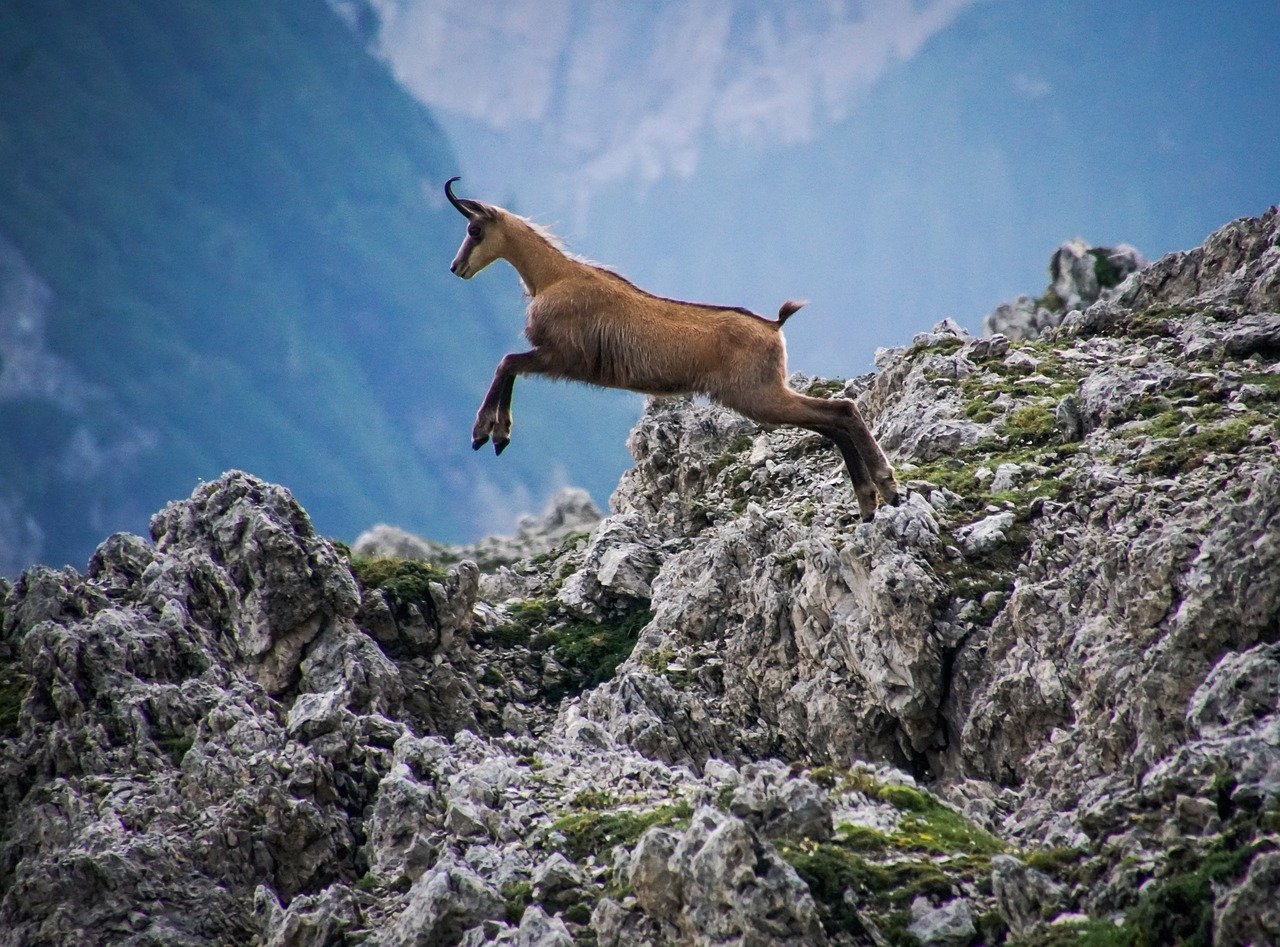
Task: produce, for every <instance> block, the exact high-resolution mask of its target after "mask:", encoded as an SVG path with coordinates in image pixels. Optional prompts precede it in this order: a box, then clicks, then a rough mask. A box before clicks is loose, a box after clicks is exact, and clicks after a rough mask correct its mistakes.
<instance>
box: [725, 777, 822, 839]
mask: <svg viewBox="0 0 1280 947" xmlns="http://www.w3.org/2000/svg"><path fill="white" fill-rule="evenodd" d="M742 779H743V782H742V783H741V784H740V785H739V786H738V788H737V789H735V790H734V791H733V794H732V796H731V797H730V799H729V811H730V812H732V813H733V814H734V815H736V816H738V817H739V818H741V819H745V820H746V821H747V822H748V823H750V824H751V825H752V826H753V827H754V828H755V829H756V830H757V831H759V832H760V833H761V834H762V835H764V836H765V837H766V838H793V839H794V838H808V839H814V840H816V841H826V840H827V839H829V838H831V830H832V826H831V803H830V801H829V800H828V798H827V794H826V793H825V792H823V791H822V790H821V789H819V788H818V787H817V786H816V785H814V784H813V783H812V782H810V781H809V780H807V779H804V778H796V777H791V776H790V775H789V773H788V771H787V767H785V766H784V765H783V764H781V763H779V762H777V761H776V760H775V761H764V762H760V763H750V764H748V765H747V766H746V767H744V768H743V771H742Z"/></svg>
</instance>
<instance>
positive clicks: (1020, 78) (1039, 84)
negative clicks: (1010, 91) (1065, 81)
mask: <svg viewBox="0 0 1280 947" xmlns="http://www.w3.org/2000/svg"><path fill="white" fill-rule="evenodd" d="M1013 87H1014V89H1015V90H1017V92H1018V94H1019V95H1021V96H1023V97H1024V98H1028V99H1030V100H1031V101H1033V102H1034V101H1036V100H1037V99H1043V98H1044V97H1045V96H1046V95H1048V94H1049V93H1051V92H1052V91H1053V86H1052V85H1050V84H1049V81H1048V80H1047V79H1043V78H1041V77H1040V76H1029V75H1027V74H1026V73H1025V72H1020V73H1018V74H1017V75H1015V76H1014V77H1013Z"/></svg>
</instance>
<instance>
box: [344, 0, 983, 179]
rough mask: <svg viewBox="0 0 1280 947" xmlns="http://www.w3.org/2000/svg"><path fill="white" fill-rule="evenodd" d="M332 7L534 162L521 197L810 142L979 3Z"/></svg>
mask: <svg viewBox="0 0 1280 947" xmlns="http://www.w3.org/2000/svg"><path fill="white" fill-rule="evenodd" d="M334 2H335V5H336V6H337V7H338V8H339V9H340V10H342V11H343V12H344V15H345V17H346V18H347V19H348V21H349V22H350V23H352V24H353V26H356V28H357V29H359V30H361V31H362V32H363V33H364V34H365V35H367V36H368V37H369V38H370V40H371V42H372V45H373V47H374V48H375V49H376V50H377V52H378V53H379V54H380V55H382V56H383V57H385V58H386V60H387V61H388V62H389V63H390V64H391V66H392V69H393V71H394V72H395V75H396V76H397V78H399V80H400V81H401V82H402V83H403V84H404V85H405V86H406V87H407V88H409V89H410V90H411V91H412V92H413V93H414V95H416V96H417V97H418V98H419V99H421V100H422V101H423V102H425V103H427V104H428V105H429V106H431V107H432V108H434V109H439V110H441V111H442V112H445V113H447V114H450V115H453V116H459V117H462V118H465V119H469V120H471V121H473V122H475V123H476V124H477V125H478V126H480V127H482V128H487V129H490V130H492V131H493V132H495V133H497V134H498V135H501V136H502V137H503V139H504V140H507V141H512V142H519V143H521V144H522V145H523V147H522V151H525V152H528V153H530V154H532V155H534V156H535V159H534V162H533V165H534V167H529V166H528V165H526V166H525V167H523V168H511V169H510V170H509V172H508V175H509V176H508V178H507V180H508V181H509V182H514V183H515V184H516V186H517V188H518V192H519V193H524V192H525V191H526V190H529V189H530V188H529V187H527V186H526V181H525V180H524V178H525V177H526V176H527V177H530V178H533V177H537V176H540V177H545V176H547V175H550V176H551V178H552V181H551V183H552V184H554V185H555V186H556V187H568V188H571V189H574V190H575V191H576V192H577V193H578V194H579V195H580V196H583V197H585V196H586V195H587V194H590V193H594V192H596V191H598V190H599V189H600V188H601V187H602V186H605V185H608V184H614V183H617V182H620V181H634V180H637V179H639V180H643V181H655V180H658V179H660V178H662V177H664V176H667V175H670V174H675V175H677V176H681V177H687V176H688V175H689V174H691V173H692V172H693V170H694V169H695V167H696V165H697V162H698V159H699V154H700V153H701V152H702V151H703V150H705V148H706V147H707V146H708V144H709V143H712V142H720V143H728V144H741V143H751V144H756V143H760V142H763V141H770V142H773V143H775V144H779V143H780V144H795V143H798V142H806V141H809V140H811V139H812V138H813V137H814V136H815V135H816V134H817V132H818V131H819V130H820V129H821V128H823V127H826V126H827V125H829V124H831V123H832V122H833V121H838V120H839V119H841V118H843V117H845V116H846V115H847V114H848V113H849V111H850V109H851V108H852V107H853V105H854V104H855V103H856V102H857V100H858V99H859V97H860V96H861V94H862V93H864V92H865V91H866V90H867V89H868V88H869V87H870V85H871V84H872V83H874V82H875V81H876V80H877V79H879V78H880V77H881V76H882V75H883V74H884V73H885V72H886V71H887V70H888V69H889V68H890V67H892V66H893V65H894V64H896V63H899V62H902V61H904V60H906V59H910V58H911V57H912V56H913V55H914V54H915V53H916V52H917V51H918V50H919V48H920V46H921V45H922V44H923V43H924V42H925V41H926V40H928V39H929V38H930V37H932V36H934V35H935V34H936V33H938V32H939V31H940V30H942V29H944V28H945V27H947V26H948V25H949V24H950V23H951V22H952V21H953V20H954V19H955V17H956V16H957V14H958V13H959V12H960V11H962V10H963V9H965V8H966V7H970V6H973V5H974V4H975V3H977V2H979V0H922V2H904V0H864V2H855V3H848V2H836V3H793V4H784V5H778V4H774V3H769V2H766V0H735V2H732V3H724V2H721V0H660V2H658V3H646V4H636V5H631V6H626V7H623V8H621V9H619V8H618V7H616V6H603V5H597V4H586V3H582V2H580V0H334ZM494 157H496V156H494ZM486 170H487V169H486ZM530 172H533V173H532V174H531V173H530ZM539 183H542V184H543V186H545V184H546V183H547V182H545V181H543V182H537V181H530V182H528V184H532V185H533V187H532V190H533V191H534V192H535V193H537V192H539V191H540V190H541V188H540V187H538V184H539Z"/></svg>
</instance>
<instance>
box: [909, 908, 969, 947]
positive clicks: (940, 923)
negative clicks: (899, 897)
mask: <svg viewBox="0 0 1280 947" xmlns="http://www.w3.org/2000/svg"><path fill="white" fill-rule="evenodd" d="M911 915H912V921H911V924H910V925H909V926H908V927H907V933H908V934H910V935H911V936H912V937H914V938H915V939H916V940H918V941H920V943H921V944H924V945H926V947H933V945H939V947H942V945H947V947H952V945H964V944H968V943H970V942H972V940H973V936H974V934H976V933H977V928H975V927H974V924H973V909H972V907H970V905H969V902H968V900H967V899H965V898H954V899H952V900H951V901H948V902H947V903H946V904H943V905H941V906H940V907H933V906H932V905H931V904H930V903H929V902H928V900H927V899H925V898H923V897H917V898H916V899H915V900H914V901H913V902H912V903H911Z"/></svg>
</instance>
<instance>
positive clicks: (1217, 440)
mask: <svg viewBox="0 0 1280 947" xmlns="http://www.w3.org/2000/svg"><path fill="white" fill-rule="evenodd" d="M1254 423H1255V420H1254V419H1252V418H1247V417H1242V418H1233V419H1231V420H1230V421H1226V422H1224V423H1222V424H1217V425H1214V426H1212V427H1207V428H1201V429H1200V430H1198V431H1196V432H1195V433H1194V434H1185V435H1181V436H1178V437H1174V438H1170V439H1168V440H1164V441H1162V442H1161V443H1159V444H1157V445H1156V446H1155V447H1153V448H1152V449H1151V450H1149V451H1148V452H1147V453H1145V454H1143V455H1142V456H1141V457H1140V458H1138V460H1137V461H1136V462H1135V463H1134V465H1133V469H1134V470H1136V471H1138V472H1139V473H1149V474H1155V475H1157V476H1172V475H1174V474H1178V473H1189V472H1190V471H1192V470H1195V469H1196V468H1197V467H1202V466H1203V465H1204V463H1205V461H1206V459H1207V458H1208V456H1209V455H1210V454H1235V453H1239V452H1240V450H1242V449H1243V448H1244V447H1245V446H1246V445H1247V444H1248V443H1249V429H1250V428H1251V427H1253V425H1254Z"/></svg>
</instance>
